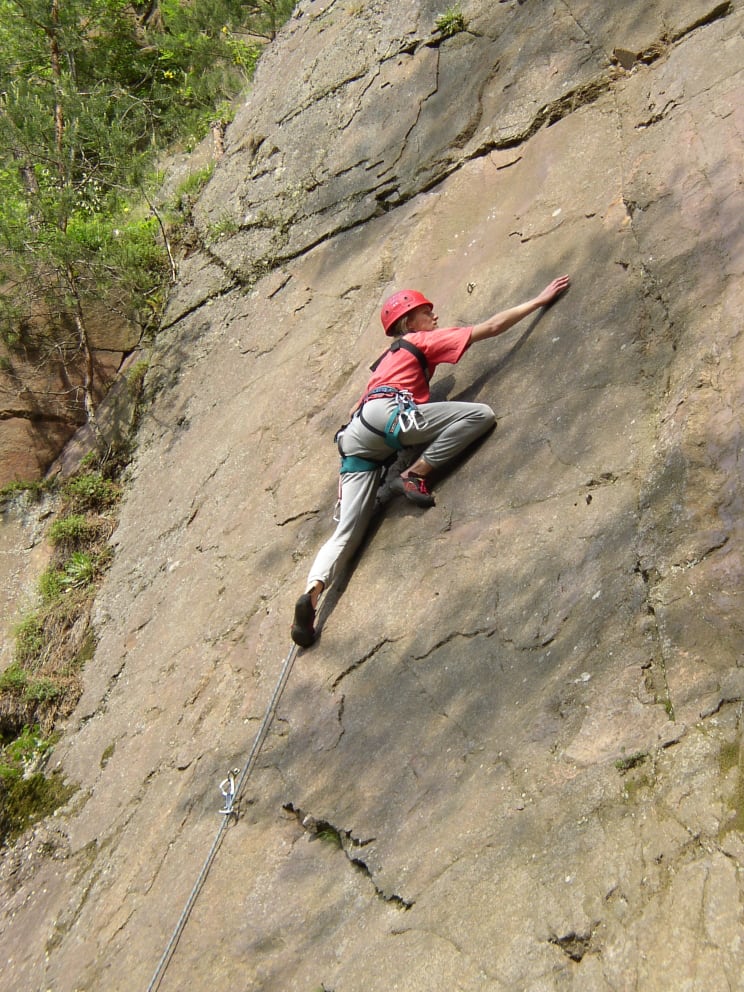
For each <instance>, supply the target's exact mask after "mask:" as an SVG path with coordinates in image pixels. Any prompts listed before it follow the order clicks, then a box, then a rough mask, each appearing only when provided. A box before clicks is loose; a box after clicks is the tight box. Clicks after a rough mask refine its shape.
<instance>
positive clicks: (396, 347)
mask: <svg viewBox="0 0 744 992" xmlns="http://www.w3.org/2000/svg"><path fill="white" fill-rule="evenodd" d="M401 348H402V349H403V351H408V352H410V353H411V354H412V355H415V357H416V358H417V359H418V363H419V365H420V366H421V371H422V372H423V373H424V378H425V379H426V381H427V382H428V381H429V380H430V379H431V372H430V371H429V363H428V362H427V360H426V355H425V354H424V353H423V351H422V350H421V349H420V348H417V347H416V345H415V344H414V343H413V341H408V340H406V338H397V339H396V340H395V341H393V343H392V344H391V345H390V347H389V348H388V349H387V351H383V353H382V354H381V355H380V357H379V358H378V359H376V360H375V361H374V362H372V364H371V365H370V367H369V370H370V372H376V371H377V366H378V365H379V364H380V363H381V362H382V361H383V359H385V358H387V356H388V355H390V354H391V353H392V354H395V352H396V351H400V349H401Z"/></svg>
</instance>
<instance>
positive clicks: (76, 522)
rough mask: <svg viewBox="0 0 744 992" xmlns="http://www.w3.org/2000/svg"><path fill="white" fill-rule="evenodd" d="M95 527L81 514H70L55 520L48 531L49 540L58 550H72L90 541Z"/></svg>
mask: <svg viewBox="0 0 744 992" xmlns="http://www.w3.org/2000/svg"><path fill="white" fill-rule="evenodd" d="M95 530H96V528H95V525H94V524H92V523H91V522H90V521H89V520H88V518H87V517H85V516H83V515H82V514H81V513H71V514H70V515H69V516H67V517H61V518H60V519H59V520H55V521H54V523H53V524H52V525H51V527H50V528H49V531H48V536H49V540H50V541H51V542H52V544H53V545H54V546H55V547H58V548H74V547H77V546H80V545H82V544H84V543H85V542H86V541H90V540H92V538H93V536H94V534H95Z"/></svg>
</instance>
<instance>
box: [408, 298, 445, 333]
mask: <svg viewBox="0 0 744 992" xmlns="http://www.w3.org/2000/svg"><path fill="white" fill-rule="evenodd" d="M438 321H439V317H437V315H436V314H435V313H434V307H432V306H430V305H429V304H428V303H427V304H426V305H425V306H420V307H416V309H415V310H411V312H410V313H409V314H408V320H407V322H406V326H407V327H408V330H409V331H412V332H413V331H433V330H434V329H435V328H436V326H437V323H438Z"/></svg>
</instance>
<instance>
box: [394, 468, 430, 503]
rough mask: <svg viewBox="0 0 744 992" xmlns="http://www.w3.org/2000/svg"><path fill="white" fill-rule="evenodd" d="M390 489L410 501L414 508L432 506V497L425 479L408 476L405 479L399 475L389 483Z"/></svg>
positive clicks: (418, 476) (417, 476)
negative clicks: (414, 505)
mask: <svg viewBox="0 0 744 992" xmlns="http://www.w3.org/2000/svg"><path fill="white" fill-rule="evenodd" d="M390 489H391V491H392V492H394V493H399V494H400V495H401V496H405V498H406V499H410V501H411V502H412V503H415V504H416V506H434V497H433V496H432V494H431V493H430V492H429V487H428V486H427V485H426V479H422V478H421V476H420V475H409V476H406V477H405V478H404V477H403V476H402V475H399V476H398V478H397V479H393V481H392V482H391V483H390Z"/></svg>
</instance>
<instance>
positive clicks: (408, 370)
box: [291, 276, 570, 647]
mask: <svg viewBox="0 0 744 992" xmlns="http://www.w3.org/2000/svg"><path fill="white" fill-rule="evenodd" d="M569 284H570V278H569V277H568V276H559V277H558V278H557V279H554V280H553V281H552V282H551V283H550V284H549V285H548V286H546V287H545V289H544V290H543V291H542V292H541V293H539V294H538V295H537V296H535V297H534V298H533V299H531V300H528V301H527V302H526V303H521V304H519V305H518V306H515V307H511V308H510V309H508V310H504V311H501V312H500V313H497V314H494V316H493V317H489V318H488V320H485V321H483V322H482V323H480V324H475V325H473V326H469V327H450V328H446V329H441V330H440V329H439V328H438V327H437V324H438V319H439V318H438V317H437V315H436V314H435V313H434V306H433V304H432V303H431V302H430V301H429V300H428V299H427V298H426V297H425V296H423V295H422V294H421V293H419V292H417V291H415V290H409V289H404V290H401V291H400V292H397V293H394V294H393V295H392V296H391V297H390V298H389V299H387V300H386V301H385V303H384V304H383V306H382V311H381V314H380V317H381V320H382V326H383V328H384V330H385V334H386V335H388V336H389V337H392V338H394V341H393V344H392V345H391V347H390V349H389V350H388V351H387V352H385V354H384V355H382V356H381V358H380V359H378V361H377V362H375V364H374V365H373V366H372V371H373V374H372V377H371V379H370V380H369V382H368V384H367V389H366V390H365V392H364V395H363V396H362V398H361V399H360V400H359V402H358V403H357V404H356V405H355V406H354V407H353V409H352V411H351V414H352V417H351V420H350V422H349V423H348V424H345V425H344V427H342V428H341V430H340V431H339V432H338V434H337V435H336V440H337V443H338V448H339V452H340V454H341V472H340V482H339V507H338V514H337V516H336V519H337V521H338V524H337V526H336V530H335V531H334V533H333V535H332V536H331V538H330V539H329V540H328V541H326V543H325V544H324V545H323V547H322V548H321V549H320V551H319V552H318V555H317V557H316V559H315V562H314V563H313V566H312V568H311V569H310V574H309V576H308V581H307V587H306V591H305V592H304V593H303V594H302V595H301V596H300V598H299V599H298V600H297V603H296V605H295V611H294V622H293V624H292V631H291V634H292V640H293V641H294V642H295V643H296V644H299V645H300V646H301V647H309V646H310V645H311V644H312V643H313V642H314V640H315V636H316V634H315V614H316V610H317V606H318V600H319V598H320V594H321V593H322V592H323V590H324V589H325V588H326V587H327V586H328V583H329V582H330V581H331V579H332V577H333V574H334V572H335V569H336V565H337V563H338V561H339V559H340V558H341V556H342V554H343V555H349V554H351V553H352V552H353V551H354V549H355V548H356V547H357V546H358V545H359V542H360V541H361V539H362V536H363V535H364V532H365V530H366V529H367V526H368V524H369V522H370V519H371V517H372V513H373V511H374V508H375V501H376V494H377V490H378V487H379V485H380V481H381V479H382V476H383V472H384V470H385V468H386V466H387V465H389V464H390V462H391V461H393V460H394V459H395V457H396V455H395V453H396V451H399V450H401V449H403V448H409V447H415V446H423V451H422V452H421V454H420V455H419V456H418V458H417V459H416V460H415V461H414V462H413V464H411V465H410V466H409V467H408V468H407V469H405V470H404V471H403V472H402V473H401V474H400V475H399V476H397V477H396V478H395V479H394V480H393V482H392V483H391V485H390V490H391V491H392V492H394V493H397V494H399V495H402V496H404V497H405V498H406V499H408V500H410V501H411V502H412V503H414V504H416V505H417V506H421V507H429V506H433V505H434V497H433V495H432V493H431V490H430V489H429V484H428V478H429V475H430V473H431V472H432V471H434V470H435V469H440V468H441V467H442V466H443V465H444V464H446V463H447V462H448V461H450V460H451V459H452V458H454V456H455V455H457V454H459V453H460V452H461V451H463V450H464V449H465V448H467V447H468V445H470V444H472V443H473V442H474V441H475V440H476V439H477V438H479V437H481V436H482V435H483V434H485V433H486V431H488V430H490V429H491V428H492V427H493V425H494V424H495V422H496V418H495V416H494V412H493V410H492V409H491V408H490V407H489V406H486V405H485V404H484V403H454V402H453V403H450V402H443V403H432V402H430V401H429V399H430V394H429V379H430V377H431V375H432V373H433V372H434V370H435V369H436V367H437V366H438V365H441V364H449V365H455V364H456V363H457V362H459V361H460V359H461V358H462V356H463V355H464V353H465V352H466V351H467V349H468V348H469V347H470V345H471V344H473V343H474V342H476V341H484V340H486V339H487V338H493V337H496V336H497V335H499V334H503V333H504V331H508V330H509V328H510V327H513V326H514V325H515V324H516V323H518V322H519V321H520V320H522V319H523V318H524V317H527V316H528V315H529V314H531V313H534V311H535V310H538V309H540V307H545V306H548V305H549V304H550V303H552V302H553V301H554V300H555V299H557V297H558V296H560V295H561V293H563V292H564V291H565V290H566V289H568V286H569Z"/></svg>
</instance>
